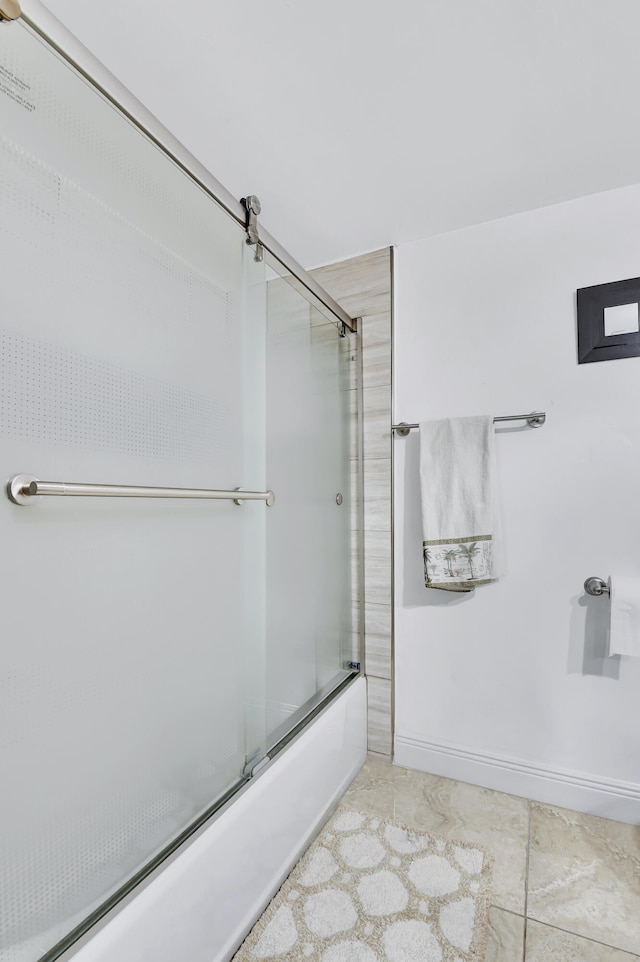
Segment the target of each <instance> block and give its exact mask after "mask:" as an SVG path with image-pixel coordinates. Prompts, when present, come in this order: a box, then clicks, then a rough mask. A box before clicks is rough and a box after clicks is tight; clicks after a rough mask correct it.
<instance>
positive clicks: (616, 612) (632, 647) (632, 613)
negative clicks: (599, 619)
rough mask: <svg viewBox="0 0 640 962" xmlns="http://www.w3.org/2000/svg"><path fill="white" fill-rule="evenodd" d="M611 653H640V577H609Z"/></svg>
mask: <svg viewBox="0 0 640 962" xmlns="http://www.w3.org/2000/svg"><path fill="white" fill-rule="evenodd" d="M609 601H610V604H611V621H610V624H609V654H610V655H640V578H621V577H620V576H619V575H616V576H615V577H614V576H612V577H611V578H609Z"/></svg>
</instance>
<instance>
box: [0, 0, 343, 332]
mask: <svg viewBox="0 0 640 962" xmlns="http://www.w3.org/2000/svg"><path fill="white" fill-rule="evenodd" d="M20 6H21V7H22V9H21V11H20V16H19V18H16V19H20V20H22V21H24V23H25V24H26V25H27V26H28V27H29V28H30V29H31V30H33V32H34V33H35V34H37V35H38V36H39V37H40V38H41V39H42V40H43V41H44V42H45V43H46V44H48V45H49V46H50V47H52V48H53V49H54V50H55V51H56V53H58V54H59V56H61V57H62V58H63V59H64V60H66V62H67V63H68V64H69V65H70V66H71V67H73V68H74V70H76V71H77V72H78V73H79V74H80V75H81V76H82V77H83V78H84V79H85V80H86V81H87V82H88V83H89V84H90V85H91V86H92V87H94V88H95V89H96V90H98V91H99V92H100V93H101V94H102V96H103V97H105V99H106V100H108V101H109V103H111V104H112V105H113V106H114V107H115V108H116V109H117V110H119V111H120V113H121V114H123V115H124V116H125V117H126V118H127V119H128V120H129V121H130V122H131V123H132V124H133V125H134V126H135V127H137V128H138V129H139V130H140V131H141V133H142V134H144V136H145V137H147V138H148V139H149V140H151V141H152V142H153V143H154V144H155V145H156V147H158V148H159V149H160V150H161V151H162V152H163V153H164V154H165V155H166V156H167V157H168V158H169V159H170V160H171V161H172V162H173V163H174V164H176V165H177V166H178V167H179V168H180V169H181V170H182V171H184V173H185V174H187V176H188V177H190V178H191V180H193V181H194V182H195V183H196V184H197V185H198V186H199V187H200V188H201V189H202V190H203V191H205V193H206V194H208V195H209V196H210V197H211V198H212V199H213V200H214V201H215V202H216V203H217V204H218V205H219V206H220V207H222V208H223V209H224V210H226V212H227V213H228V214H229V215H230V216H231V217H233V219H234V220H236V221H237V222H238V223H239V224H241V225H242V227H243V228H244V227H245V225H246V219H247V211H246V208H245V207H244V206H243V205H242V204H241V203H240V201H239V200H236V198H235V197H234V196H233V195H232V194H230V193H229V191H228V190H227V189H226V187H224V186H223V185H222V184H221V183H220V181H219V180H217V179H216V178H215V177H214V176H213V174H211V173H210V172H209V171H208V170H207V168H206V167H204V165H203V164H201V163H200V161H199V160H198V159H197V158H196V157H194V155H193V154H192V153H191V152H190V151H188V150H187V148H186V147H185V146H184V145H183V144H182V143H180V141H179V140H178V139H177V138H176V137H174V136H173V134H172V133H171V132H170V131H169V130H167V128H166V127H165V126H164V125H163V124H161V123H160V121H159V120H158V119H157V118H156V117H154V115H153V114H152V113H151V112H150V111H148V110H147V109H146V107H144V106H143V104H141V103H140V101H139V100H138V99H137V98H136V97H134V95H133V94H132V93H131V91H129V90H128V89H127V88H126V87H125V86H124V84H121V83H120V81H119V80H118V79H117V78H116V77H115V76H114V75H113V74H112V73H111V71H109V70H107V68H106V67H105V66H104V64H102V63H100V61H99V60H98V59H97V58H96V57H94V56H93V54H92V53H91V52H90V51H89V50H87V48H86V47H85V46H84V44H82V43H80V41H79V40H78V39H77V38H76V37H74V35H73V34H72V33H71V32H70V31H69V30H67V28H66V27H65V26H63V24H61V23H60V21H59V20H57V19H56V18H55V17H54V16H53V14H51V13H50V12H49V10H47V8H46V7H45V6H43V4H42V3H40V0H21V4H20ZM11 22H14V21H11ZM11 22H8V24H7V23H4V25H2V21H0V29H5V30H10V29H11ZM260 245H261V246H262V247H263V248H264V249H265V250H266V251H268V252H269V253H270V254H271V255H272V257H274V258H275V259H276V261H278V262H279V264H281V265H282V266H283V267H284V268H285V270H286V271H287V272H289V273H290V274H291V275H292V276H293V277H295V278H296V280H297V281H298V282H299V283H300V284H302V285H303V287H304V288H305V289H306V291H307V292H308V293H309V294H310V295H311V296H312V297H313V298H314V299H315V300H316V301H317V302H319V303H320V304H322V305H323V306H324V307H325V308H326V309H327V310H328V311H330V313H331V314H332V315H333V316H334V318H335V319H336V320H337V321H338V326H339V328H340V330H341V332H342V331H344V329H346V330H348V331H351V332H352V333H355V332H356V327H357V325H356V321H355V320H354V319H353V318H352V317H350V316H349V315H348V314H347V312H346V311H345V310H343V308H342V307H340V305H339V304H338V302H337V301H335V300H334V299H333V298H332V297H331V295H330V294H328V293H327V292H326V291H325V290H324V288H323V287H321V286H320V284H318V282H317V281H316V280H315V278H313V277H312V276H311V275H310V274H309V273H308V272H307V271H306V270H305V269H304V267H302V265H301V264H299V263H298V262H297V261H296V259H295V258H294V257H293V256H292V255H291V254H290V253H289V252H288V251H287V250H285V248H284V247H282V245H281V244H280V243H279V242H278V241H277V240H276V239H275V237H272V236H271V234H269V233H268V231H266V230H265V229H264V228H263V227H261V228H260Z"/></svg>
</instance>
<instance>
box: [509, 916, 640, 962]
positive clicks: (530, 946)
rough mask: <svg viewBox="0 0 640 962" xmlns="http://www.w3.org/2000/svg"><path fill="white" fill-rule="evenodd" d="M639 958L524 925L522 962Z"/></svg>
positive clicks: (600, 961)
mask: <svg viewBox="0 0 640 962" xmlns="http://www.w3.org/2000/svg"><path fill="white" fill-rule="evenodd" d="M639 958H640V956H637V955H630V954H629V953H628V952H622V951H620V950H619V949H612V948H611V947H610V946H608V945H603V944H602V943H601V942H592V941H590V940H589V939H583V938H581V937H580V936H579V935H571V934H570V933H569V932H561V931H560V930H559V929H553V928H550V927H549V926H548V925H542V923H540V922H533V921H531V920H529V921H528V922H527V954H526V956H525V962H635V960H637V959H639Z"/></svg>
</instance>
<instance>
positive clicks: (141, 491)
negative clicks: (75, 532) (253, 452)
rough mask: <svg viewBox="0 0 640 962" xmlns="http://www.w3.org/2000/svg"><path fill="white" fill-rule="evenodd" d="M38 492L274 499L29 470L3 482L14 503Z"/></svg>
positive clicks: (25, 501)
mask: <svg viewBox="0 0 640 962" xmlns="http://www.w3.org/2000/svg"><path fill="white" fill-rule="evenodd" d="M42 495H55V496H61V495H71V496H73V497H81V498H203V499H207V500H209V499H211V500H217V501H233V503H234V504H244V503H245V501H266V503H267V505H268V506H269V507H271V506H272V505H273V504H274V503H275V500H276V496H275V494H274V493H273V491H244V490H243V489H242V488H235V490H233V491H215V490H210V489H208V488H151V487H143V486H141V485H137V484H70V483H69V482H67V481H40V480H39V479H38V478H34V477H33V475H32V474H15V475H14V476H13V477H12V478H11V479H10V480H9V482H8V484H7V496H8V497H9V499H10V500H11V501H13V503H14V504H21V505H27V504H33V503H34V502H35V501H37V500H38V499H39V498H40V497H41V496H42Z"/></svg>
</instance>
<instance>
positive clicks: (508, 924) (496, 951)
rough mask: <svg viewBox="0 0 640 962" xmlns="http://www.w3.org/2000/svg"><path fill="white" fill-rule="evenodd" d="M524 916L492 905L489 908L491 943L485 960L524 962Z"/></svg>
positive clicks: (491, 961)
mask: <svg viewBox="0 0 640 962" xmlns="http://www.w3.org/2000/svg"><path fill="white" fill-rule="evenodd" d="M523 953H524V918H523V917H522V916H521V915H514V914H513V912H505V911H504V909H497V908H495V907H492V908H491V909H490V910H489V944H488V946H487V952H486V955H485V957H484V959H483V962H522V957H523Z"/></svg>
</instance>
